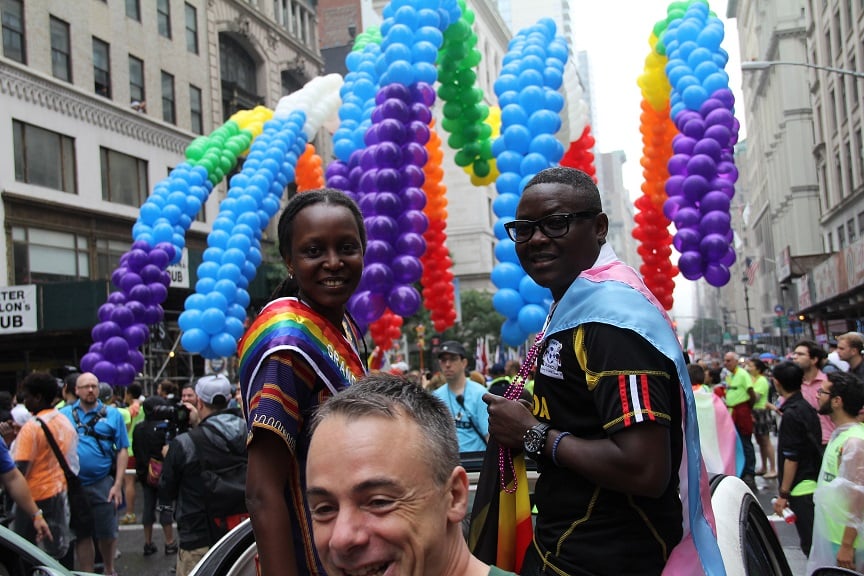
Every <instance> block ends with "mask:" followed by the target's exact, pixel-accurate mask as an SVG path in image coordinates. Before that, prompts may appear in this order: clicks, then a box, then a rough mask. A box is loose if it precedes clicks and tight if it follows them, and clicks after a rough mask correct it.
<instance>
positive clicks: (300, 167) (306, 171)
mask: <svg viewBox="0 0 864 576" xmlns="http://www.w3.org/2000/svg"><path fill="white" fill-rule="evenodd" d="M323 164H324V161H323V160H322V159H321V156H319V155H318V153H317V152H315V146H313V145H312V144H306V151H305V152H303V154H302V155H301V156H300V158H298V159H297V168H296V169H295V170H294V173H295V181H296V183H297V192H305V191H307V190H316V189H318V188H322V187H323V186H324V168H323Z"/></svg>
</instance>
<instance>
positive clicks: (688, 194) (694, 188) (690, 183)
mask: <svg viewBox="0 0 864 576" xmlns="http://www.w3.org/2000/svg"><path fill="white" fill-rule="evenodd" d="M709 190H710V188H709V186H708V180H706V179H705V178H703V177H702V176H699V175H698V174H693V175H691V176H687V178H685V179H684V183H683V184H682V185H681V191H682V192H684V198H685V199H686V200H687V202H688V203H689V204H690V205H691V206H693V205H696V204H697V203H698V202H699V201H700V200H701V199H702V196H704V195H705V194H706V193H707V192H708V191H709Z"/></svg>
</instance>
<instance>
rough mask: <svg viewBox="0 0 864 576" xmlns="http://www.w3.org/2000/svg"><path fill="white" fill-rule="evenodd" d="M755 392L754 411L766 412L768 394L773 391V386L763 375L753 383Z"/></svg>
mask: <svg viewBox="0 0 864 576" xmlns="http://www.w3.org/2000/svg"><path fill="white" fill-rule="evenodd" d="M753 390H754V391H755V392H756V404H754V405H753V409H754V410H765V407H766V405H767V404H768V393H769V392H770V391H771V385H770V384H769V383H768V379H767V378H765V376H763V375H762V374H760V375H759V377H758V378H756V381H755V382H753Z"/></svg>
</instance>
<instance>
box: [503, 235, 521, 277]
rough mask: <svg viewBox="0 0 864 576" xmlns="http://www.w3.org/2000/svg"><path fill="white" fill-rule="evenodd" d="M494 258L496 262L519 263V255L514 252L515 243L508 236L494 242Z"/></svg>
mask: <svg viewBox="0 0 864 576" xmlns="http://www.w3.org/2000/svg"><path fill="white" fill-rule="evenodd" d="M495 259H496V260H498V262H510V263H513V264H519V256H518V255H517V254H516V244H514V243H513V241H512V240H510V239H509V238H505V239H503V240H499V241H498V242H497V243H496V244H495ZM526 278H527V276H526Z"/></svg>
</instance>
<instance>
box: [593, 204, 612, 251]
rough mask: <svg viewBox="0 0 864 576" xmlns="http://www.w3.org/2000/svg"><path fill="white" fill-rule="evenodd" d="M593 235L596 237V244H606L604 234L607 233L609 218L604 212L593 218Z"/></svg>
mask: <svg viewBox="0 0 864 576" xmlns="http://www.w3.org/2000/svg"><path fill="white" fill-rule="evenodd" d="M594 233H595V234H596V235H597V243H598V244H600V245H603V244H605V243H606V234H608V233H609V217H608V216H607V215H606V213H605V212H600V213H599V214H598V215H597V216H596V217H595V218H594Z"/></svg>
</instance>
